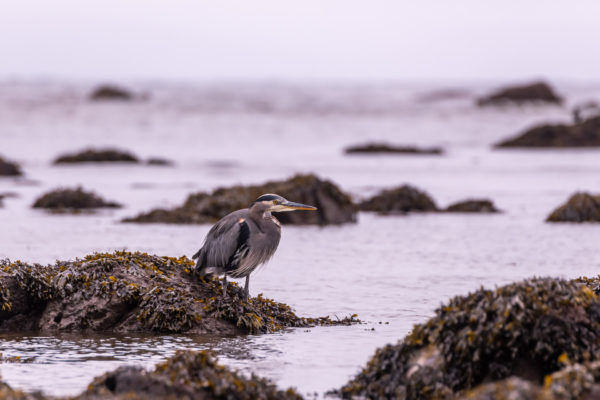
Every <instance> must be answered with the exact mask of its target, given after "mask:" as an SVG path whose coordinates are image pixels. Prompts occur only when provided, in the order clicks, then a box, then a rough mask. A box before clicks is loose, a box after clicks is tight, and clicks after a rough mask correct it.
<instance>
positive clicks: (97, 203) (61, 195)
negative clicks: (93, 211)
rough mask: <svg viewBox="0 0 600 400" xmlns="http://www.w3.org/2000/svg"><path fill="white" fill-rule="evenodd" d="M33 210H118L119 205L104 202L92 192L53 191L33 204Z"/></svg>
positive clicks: (78, 189) (75, 190) (76, 190)
mask: <svg viewBox="0 0 600 400" xmlns="http://www.w3.org/2000/svg"><path fill="white" fill-rule="evenodd" d="M32 207H33V208H45V209H50V210H81V209H89V208H118V207H121V205H120V204H119V203H115V202H113V201H106V200H104V199H103V198H102V197H100V196H98V195H97V194H95V193H93V192H86V191H84V190H83V189H82V188H80V187H79V188H77V189H55V190H52V191H50V192H48V193H46V194H44V195H42V196H41V197H39V198H38V199H37V200H36V201H35V202H34V203H33V206H32Z"/></svg>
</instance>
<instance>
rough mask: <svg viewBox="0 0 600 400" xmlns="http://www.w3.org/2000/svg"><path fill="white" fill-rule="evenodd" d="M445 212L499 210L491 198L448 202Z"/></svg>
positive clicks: (495, 211) (491, 211)
mask: <svg viewBox="0 0 600 400" xmlns="http://www.w3.org/2000/svg"><path fill="white" fill-rule="evenodd" d="M444 211H445V212H459V213H497V212H500V210H498V209H497V208H496V206H495V205H494V203H493V202H492V201H491V200H487V199H469V200H463V201H459V202H456V203H453V204H450V205H449V206H448V207H446V209H445V210H444Z"/></svg>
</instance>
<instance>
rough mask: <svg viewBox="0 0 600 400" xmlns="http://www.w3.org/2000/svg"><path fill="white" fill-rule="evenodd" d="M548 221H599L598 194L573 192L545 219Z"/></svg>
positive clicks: (599, 201)
mask: <svg viewBox="0 0 600 400" xmlns="http://www.w3.org/2000/svg"><path fill="white" fill-rule="evenodd" d="M546 221H548V222H600V196H594V195H591V194H589V193H575V194H574V195H572V196H571V197H570V198H569V200H567V202H566V203H565V204H563V205H562V206H560V207H558V208H557V209H556V210H554V211H552V213H551V214H550V215H549V216H548V218H547V219H546Z"/></svg>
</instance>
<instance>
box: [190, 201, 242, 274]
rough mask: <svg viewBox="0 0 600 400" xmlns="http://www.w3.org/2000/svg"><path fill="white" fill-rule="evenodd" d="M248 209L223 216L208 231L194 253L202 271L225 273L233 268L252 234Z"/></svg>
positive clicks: (198, 266)
mask: <svg viewBox="0 0 600 400" xmlns="http://www.w3.org/2000/svg"><path fill="white" fill-rule="evenodd" d="M247 212H248V210H238V211H234V212H232V213H231V214H228V215H226V216H225V217H223V218H221V220H219V221H218V222H217V223H216V224H215V225H214V226H213V227H212V228H211V229H210V231H209V232H208V234H207V235H206V239H205V240H204V245H203V246H202V248H201V249H200V250H199V251H198V252H197V253H196V254H194V258H197V259H198V261H197V263H196V266H197V268H198V269H199V270H200V271H201V272H204V271H207V272H216V273H217V274H220V273H223V272H225V271H227V270H229V269H230V268H231V263H232V261H234V260H235V256H236V253H239V251H238V250H239V249H240V248H241V247H243V246H244V245H245V243H246V242H247V240H248V237H249V235H250V231H249V229H248V224H247V223H246V216H247Z"/></svg>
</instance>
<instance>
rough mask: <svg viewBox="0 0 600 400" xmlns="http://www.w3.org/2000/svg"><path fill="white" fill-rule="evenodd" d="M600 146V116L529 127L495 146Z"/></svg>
mask: <svg viewBox="0 0 600 400" xmlns="http://www.w3.org/2000/svg"><path fill="white" fill-rule="evenodd" d="M598 146H600V116H598V117H594V118H590V119H587V120H585V121H583V122H579V123H574V124H572V125H565V124H555V125H553V124H544V125H538V126H535V127H533V128H530V129H527V130H526V131H525V132H523V133H521V134H519V135H517V136H516V137H514V138H510V139H507V140H504V141H502V142H500V143H498V144H496V146H495V147H497V148H507V147H525V148H527V147H555V148H560V147H598Z"/></svg>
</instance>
